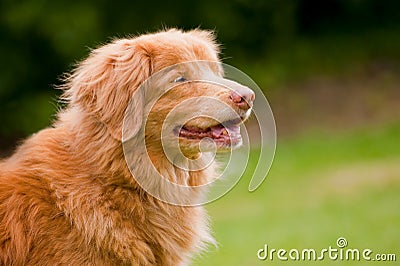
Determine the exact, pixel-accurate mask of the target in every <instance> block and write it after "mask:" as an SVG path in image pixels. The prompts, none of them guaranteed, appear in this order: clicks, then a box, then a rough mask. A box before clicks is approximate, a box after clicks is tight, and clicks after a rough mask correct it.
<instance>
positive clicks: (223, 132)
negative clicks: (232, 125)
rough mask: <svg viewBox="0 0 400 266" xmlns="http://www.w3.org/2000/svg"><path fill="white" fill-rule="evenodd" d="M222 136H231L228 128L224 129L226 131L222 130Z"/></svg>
mask: <svg viewBox="0 0 400 266" xmlns="http://www.w3.org/2000/svg"><path fill="white" fill-rule="evenodd" d="M222 135H223V136H227V135H229V134H228V130H226V128H224V129H223V130H222Z"/></svg>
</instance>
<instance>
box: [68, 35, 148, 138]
mask: <svg viewBox="0 0 400 266" xmlns="http://www.w3.org/2000/svg"><path fill="white" fill-rule="evenodd" d="M150 73H151V60H150V56H149V54H148V53H147V52H146V50H145V49H144V47H141V46H139V45H138V44H137V42H135V40H126V39H125V40H118V41H115V42H113V43H110V44H108V45H105V46H102V47H100V48H98V49H95V50H93V51H92V52H91V54H90V56H89V57H88V58H87V59H86V60H84V61H83V62H82V63H80V64H79V65H78V67H77V68H76V70H75V71H74V72H73V73H72V75H71V76H69V77H68V78H67V81H68V84H67V91H66V92H65V94H64V96H65V95H66V97H67V99H68V100H69V102H70V104H72V105H78V106H79V108H81V109H82V110H83V111H88V112H89V113H91V114H93V115H95V116H96V117H97V118H98V119H99V121H101V122H102V123H103V124H105V125H106V127H107V129H108V132H109V133H110V135H111V136H112V137H114V138H115V139H117V140H122V127H123V123H124V115H125V111H126V109H127V108H128V105H129V106H130V107H129V113H130V114H132V119H129V124H128V125H127V126H129V130H128V131H126V132H127V134H128V135H130V137H132V136H134V135H135V134H136V133H137V132H138V131H139V129H140V128H141V126H142V116H143V105H144V104H143V100H144V99H143V96H142V93H140V92H139V91H138V92H135V91H136V90H137V89H138V87H139V86H140V84H141V83H142V82H143V81H145V80H146V79H147V78H148V77H149V76H150ZM132 97H133V98H132ZM124 133H125V132H124ZM124 138H125V139H126V136H124Z"/></svg>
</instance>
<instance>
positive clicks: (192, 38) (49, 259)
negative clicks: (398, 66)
mask: <svg viewBox="0 0 400 266" xmlns="http://www.w3.org/2000/svg"><path fill="white" fill-rule="evenodd" d="M218 53H219V51H218V45H217V44H216V42H215V38H214V36H213V34H212V33H211V32H208V31H203V30H198V29H196V30H192V31H187V32H183V31H181V30H176V29H171V30H165V31H161V32H157V33H154V34H147V35H142V36H139V37H135V38H130V39H119V40H115V41H113V42H111V43H109V44H107V45H104V46H102V47H99V48H97V49H95V50H93V51H92V52H91V54H90V55H89V57H88V58H87V59H86V60H84V61H83V62H81V63H80V64H79V65H78V66H77V67H76V69H75V70H74V71H73V72H72V73H71V74H69V75H68V76H67V77H66V80H65V85H63V86H62V88H63V89H64V95H63V99H64V101H65V102H66V106H65V108H64V109H63V110H61V111H60V112H59V114H58V117H57V119H56V121H55V122H54V124H53V125H52V127H50V128H47V129H44V130H42V131H40V132H38V133H37V134H34V135H33V136H31V137H30V138H28V139H27V140H26V141H24V142H23V143H22V144H21V145H20V146H19V147H18V148H17V150H16V152H15V153H14V154H13V155H12V156H11V157H10V158H7V159H4V160H2V161H1V162H0V265H187V264H189V263H190V258H191V257H192V256H193V255H194V254H196V253H198V252H199V251H201V250H203V249H204V248H205V247H206V246H207V244H208V243H213V242H214V240H213V238H212V237H211V235H210V233H209V228H208V218H207V215H206V213H205V210H204V208H203V207H202V206H183V205H185V204H181V205H179V204H171V203H169V202H166V200H163V199H162V198H160V197H162V196H163V195H164V194H165V195H168V194H174V197H175V198H178V199H179V198H180V197H187V198H192V199H194V200H195V202H200V201H197V200H196V199H198V198H202V197H204V196H205V195H204V193H206V191H204V190H202V189H199V190H195V189H193V191H192V190H190V189H189V190H187V191H185V192H184V193H183V194H182V195H180V194H179V193H171V191H165V189H167V187H163V186H162V185H161V183H160V182H161V181H160V178H159V177H155V176H152V175H151V174H149V173H151V171H148V169H150V167H154V168H155V169H157V171H158V172H159V173H160V175H161V176H162V177H163V178H165V179H167V180H170V181H171V182H173V183H175V184H180V185H185V186H188V187H189V188H191V187H193V188H195V187H198V186H199V185H201V184H205V183H207V182H209V181H210V180H212V179H213V178H215V174H216V172H215V171H214V168H215V164H214V163H213V164H211V165H209V166H208V167H207V168H206V169H200V170H195V171H191V170H185V169H182V168H179V169H178V167H176V166H174V165H173V163H172V162H171V161H170V160H169V159H168V158H166V155H165V154H164V150H163V147H162V145H163V144H162V141H161V139H162V138H161V133H160V132H161V131H162V130H161V126H162V124H163V121H164V120H165V119H166V118H167V116H168V113H170V112H171V111H172V110H173V109H174V107H175V106H177V105H178V104H179V103H180V102H182V101H184V100H185V99H190V98H193V97H200V96H209V97H213V98H215V99H218V100H219V101H221V102H223V103H225V104H226V105H228V106H230V107H231V108H232V109H233V110H235V112H236V113H237V115H238V117H240V119H237V118H236V119H234V117H232V115H226V114H225V112H226V111H224V110H221V109H220V108H217V106H216V105H213V104H208V105H207V103H204V102H202V103H201V102H199V103H198V104H196V102H194V104H191V105H190V108H189V109H185V110H184V111H185V112H186V113H195V114H196V116H194V117H193V119H190V120H189V121H187V122H186V123H184V124H181V125H171V127H170V128H171V130H170V132H169V131H168V130H169V127H166V132H167V133H166V135H167V136H169V137H171V138H172V137H173V136H175V137H176V138H178V140H179V149H180V150H181V151H182V153H183V154H184V155H185V156H186V157H187V158H200V157H201V156H200V155H201V153H202V152H203V151H201V150H200V149H199V148H198V146H199V143H200V141H201V140H202V139H204V138H209V139H212V140H213V141H214V143H216V147H217V149H219V150H223V149H227V148H231V147H234V146H237V145H240V142H241V138H240V130H239V124H240V123H241V122H243V121H244V120H245V119H247V117H248V115H249V112H250V110H251V107H252V102H253V100H254V93H253V92H252V91H251V90H250V89H248V88H247V87H244V86H242V85H240V84H238V83H236V82H233V81H229V80H225V79H223V78H222V77H223V70H222V67H221V64H220V61H219V58H218ZM196 60H197V61H198V60H200V61H202V62H203V61H207V62H215V63H216V64H211V65H210V67H209V68H207V69H206V68H205V67H204V68H202V70H201V69H195V68H193V69H187V68H185V65H184V64H183V65H180V63H184V62H189V61H196ZM176 64H178V67H176V68H171V71H169V72H168V75H165V77H164V79H163V80H162V81H161V80H159V81H160V82H164V83H165V84H164V85H166V83H169V84H172V85H173V88H172V89H170V90H168V91H165V93H163V95H162V96H161V97H159V98H158V99H157V101H156V103H155V104H153V105H151V106H150V107H149V105H148V104H147V103H148V102H151V101H152V100H153V101H154V97H155V96H154V95H156V94H157V93H156V92H157V89H158V88H157V87H154V88H151V90H149V91H147V92H145V93H144V94H137V95H136V96H135V97H134V96H133V95H134V93H135V91H138V89H139V88H140V87H141V84H142V83H143V82H145V81H146V80H147V79H148V78H149V77H151V76H152V75H153V74H154V73H157V72H159V71H161V70H163V69H165V68H168V67H170V66H174V65H176ZM205 73H206V74H207V75H208V76H212V77H214V78H215V79H219V80H221V81H222V82H224V84H225V86H219V85H217V84H215V83H201V82H191V80H195V79H202V78H204V77H203V76H201V75H203V74H205ZM153 92H154V95H153V94H152V93H153ZM152 95H153V96H152ZM128 107H129V108H128ZM146 108H150V109H151V110H150V111H149V114H148V117H146V119H143V115H144V113H145V109H146ZM127 109H129V115H130V117H131V118H130V119H129V121H128V122H126V121H124V117H125V113H126V112H127ZM202 110H203V111H204V114H203V113H202V112H203V111H202ZM180 112H182V110H177V112H176V114H177V116H179V114H180ZM182 114H183V113H182ZM210 114H220V116H219V117H220V118H218V119H224V120H226V121H227V125H226V126H225V125H222V123H220V122H221V121H219V122H218V119H212V118H210V117H209V116H210ZM222 122H225V121H222ZM124 127H127V128H128V129H129V130H128V133H129V134H128V133H127V134H125V133H124V130H125V129H124ZM140 132H141V133H142V134H140ZM168 134H170V135H168ZM141 136H142V137H143V136H144V137H143V138H144V139H145V141H146V149H147V151H146V152H147V154H148V157H149V158H150V162H151V164H152V165H151V166H150V165H149V163H148V162H146V161H145V160H142V158H143V156H144V154H143V152H142V151H140V150H135V145H136V144H137V143H138V141H139V140H138V139H140V138H141ZM124 141H125V143H127V147H128V151H127V154H128V156H125V154H124V147H123V145H124ZM167 141H168V138H167ZM179 149H178V150H179ZM172 151H173V152H174V148H172ZM127 157H128V158H127ZM130 165H131V166H137V168H136V172H135V173H136V174H138V175H140V177H141V180H145V181H146V182H147V186H148V187H149V186H150V187H151V189H155V190H157V191H159V194H157V196H156V197H154V196H153V195H152V194H151V193H148V192H147V190H145V189H143V187H142V186H141V185H140V184H139V183H138V182H137V179H136V177H135V178H134V177H133V175H132V171H131V169H130ZM161 179H162V178H161ZM182 202H185V201H182Z"/></svg>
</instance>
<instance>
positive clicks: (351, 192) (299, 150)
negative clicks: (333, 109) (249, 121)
mask: <svg viewBox="0 0 400 266" xmlns="http://www.w3.org/2000/svg"><path fill="white" fill-rule="evenodd" d="M399 136H400V124H391V125H386V126H382V127H374V128H373V127H369V128H363V129H359V130H355V131H352V132H348V133H342V134H332V133H331V134H328V133H324V132H314V133H310V134H307V135H304V136H302V137H298V138H296V139H292V140H282V141H279V140H278V145H277V152H276V157H275V160H274V164H273V167H272V169H271V171H270V173H269V175H268V177H267V179H266V180H265V182H264V183H263V185H262V186H261V187H260V188H259V189H258V190H256V191H255V192H253V193H250V192H248V191H247V186H248V183H249V178H250V177H249V176H247V175H246V176H244V177H243V178H242V179H241V181H240V182H239V184H238V185H237V186H236V187H235V188H234V189H233V190H232V191H231V192H230V193H229V194H227V195H226V196H225V197H223V198H221V199H219V200H217V201H216V202H214V203H211V204H209V205H207V209H208V210H209V213H210V215H211V217H212V220H213V230H214V232H215V234H214V235H215V238H216V239H217V241H218V242H219V247H218V249H213V248H211V251H209V252H208V253H205V254H203V255H202V256H201V257H200V258H198V259H197V260H196V261H195V265H310V264H312V263H310V262H307V261H306V262H298V261H290V260H289V261H286V262H285V261H279V260H276V259H275V260H273V261H270V260H266V261H259V260H258V259H257V255H256V252H257V250H258V249H260V248H262V247H263V246H264V244H268V246H269V247H270V248H276V249H279V248H284V249H286V250H290V249H292V248H297V249H300V250H301V249H304V248H314V249H316V250H317V251H318V250H321V249H323V248H328V247H329V246H332V247H334V248H335V247H336V240H337V238H339V237H345V238H346V239H347V241H348V248H358V249H360V250H362V249H365V248H369V249H371V250H373V251H374V253H395V254H396V256H397V260H400V253H399V248H400V244H399V242H398V239H400V230H399V228H400V212H399V210H398V208H399V206H400V194H399V191H400V138H399ZM250 163H252V162H250ZM315 263H318V264H319V265H366V263H367V264H368V265H375V264H380V265H395V264H396V263H395V262H379V263H378V262H375V263H374V262H365V261H358V262H357V261H331V260H329V259H328V258H326V259H325V260H323V261H319V262H315ZM315 263H314V262H313V264H315Z"/></svg>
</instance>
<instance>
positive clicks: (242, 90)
mask: <svg viewBox="0 0 400 266" xmlns="http://www.w3.org/2000/svg"><path fill="white" fill-rule="evenodd" d="M255 97H256V96H255V94H254V92H253V91H252V90H250V89H249V88H247V87H245V86H239V87H236V88H235V90H234V91H232V92H231V95H230V96H229V99H230V100H231V101H232V102H233V103H234V104H235V105H236V106H237V107H239V108H240V109H243V110H248V109H250V108H251V107H252V106H253V101H254V99H255Z"/></svg>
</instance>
